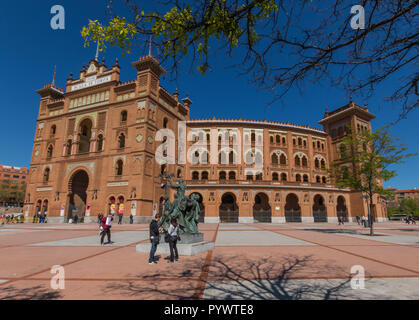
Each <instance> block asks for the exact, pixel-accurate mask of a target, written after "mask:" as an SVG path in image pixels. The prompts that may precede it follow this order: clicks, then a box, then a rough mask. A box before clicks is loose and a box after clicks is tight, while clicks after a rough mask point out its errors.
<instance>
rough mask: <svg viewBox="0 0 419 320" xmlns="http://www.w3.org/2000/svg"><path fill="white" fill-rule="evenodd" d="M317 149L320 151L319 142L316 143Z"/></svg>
mask: <svg viewBox="0 0 419 320" xmlns="http://www.w3.org/2000/svg"><path fill="white" fill-rule="evenodd" d="M317 149H320V141H317Z"/></svg>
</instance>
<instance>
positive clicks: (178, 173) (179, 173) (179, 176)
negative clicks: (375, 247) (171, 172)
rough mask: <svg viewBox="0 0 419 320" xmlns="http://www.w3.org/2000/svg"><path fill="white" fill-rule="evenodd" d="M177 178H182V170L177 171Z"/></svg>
mask: <svg viewBox="0 0 419 320" xmlns="http://www.w3.org/2000/svg"><path fill="white" fill-rule="evenodd" d="M176 177H177V178H182V170H181V169H178V170H177V174H176Z"/></svg>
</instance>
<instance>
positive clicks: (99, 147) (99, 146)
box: [97, 134, 103, 151]
mask: <svg viewBox="0 0 419 320" xmlns="http://www.w3.org/2000/svg"><path fill="white" fill-rule="evenodd" d="M102 149H103V135H101V134H100V135H98V137H97V151H102Z"/></svg>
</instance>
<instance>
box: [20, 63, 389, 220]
mask: <svg viewBox="0 0 419 320" xmlns="http://www.w3.org/2000/svg"><path fill="white" fill-rule="evenodd" d="M132 65H133V67H135V68H136V69H137V78H136V79H135V80H133V81H128V82H125V83H121V82H120V81H119V73H120V68H119V66H118V64H117V63H116V64H115V65H114V66H112V67H111V68H107V67H106V66H105V65H104V64H103V63H102V64H99V63H98V62H97V61H95V60H92V61H90V63H89V65H88V67H87V68H83V70H82V71H81V72H80V77H79V79H73V78H72V76H71V77H70V78H69V79H68V80H67V86H66V90H65V93H64V91H63V90H62V89H60V88H58V87H56V86H53V85H46V86H45V87H44V88H43V89H40V90H38V91H37V92H38V93H39V94H40V96H41V102H40V110H39V116H38V119H37V129H36V134H35V140H34V147H33V154H32V160H31V166H30V178H29V179H28V183H29V184H28V188H27V195H26V203H25V210H24V212H25V213H26V214H27V215H29V216H33V215H34V214H35V213H36V212H41V211H47V213H48V216H49V217H50V218H51V217H53V218H54V219H55V220H60V221H64V220H66V219H67V218H69V217H71V216H74V215H75V214H77V215H79V216H80V217H84V219H85V220H89V219H90V218H89V217H94V216H96V215H97V214H98V213H100V212H104V211H114V212H115V213H118V212H121V213H123V214H124V216H129V215H130V214H133V215H135V220H136V221H139V222H140V221H147V220H149V219H150V217H151V216H152V214H153V208H155V207H157V209H158V208H159V207H160V208H161V203H162V196H163V195H164V189H163V188H161V183H162V180H161V178H159V177H158V175H159V174H160V173H161V172H162V171H165V172H167V173H169V174H173V175H174V176H175V179H174V180H176V179H178V178H182V179H184V180H185V181H186V183H187V185H188V190H187V191H188V194H190V193H193V192H196V193H199V195H200V198H201V201H202V212H203V213H202V220H203V221H207V222H218V221H232V222H233V221H240V222H253V221H268V222H286V221H303V222H304V221H336V220H337V215H344V216H347V217H348V218H349V219H351V218H352V217H354V216H356V215H365V216H366V215H367V214H366V212H367V209H366V204H365V203H364V201H362V199H361V195H360V194H359V193H358V192H353V191H351V190H347V189H345V190H343V189H339V188H337V187H336V186H334V185H333V184H331V182H330V181H329V180H328V178H327V171H326V170H325V169H326V168H327V167H328V166H329V164H330V163H331V161H339V160H338V159H339V157H338V144H339V141H340V138H341V137H342V136H343V135H344V128H345V125H346V124H348V123H349V124H351V125H352V126H353V127H358V129H362V127H366V128H368V129H370V127H371V125H370V121H371V119H373V118H374V116H373V115H371V114H370V113H369V112H368V109H366V108H362V107H360V106H358V105H355V104H354V103H353V102H351V103H350V104H348V105H346V106H344V107H342V108H340V109H338V110H335V111H333V112H330V113H326V114H325V116H324V118H323V119H322V120H321V121H320V123H321V124H322V125H323V127H324V129H323V130H321V129H313V128H310V127H308V126H297V125H292V124H289V123H276V122H267V121H263V122H262V121H248V120H242V119H238V120H231V119H211V120H210V119H199V120H190V119H189V110H190V108H191V104H192V101H191V100H190V99H189V98H185V99H183V100H182V101H181V100H180V99H179V94H178V93H177V92H175V93H174V94H170V93H169V92H167V90H165V89H164V88H163V87H162V86H161V85H160V75H161V74H164V73H165V71H164V69H163V68H162V67H161V66H160V64H159V63H158V61H156V59H155V58H154V57H152V56H145V57H142V58H140V60H139V61H137V62H134V63H132ZM181 121H186V135H185V136H187V137H188V140H189V141H188V142H187V144H186V151H187V152H189V156H191V157H193V156H194V155H196V156H197V158H199V159H201V162H204V163H198V164H191V163H189V162H188V161H186V163H182V161H180V154H179V153H178V149H179V147H181V146H180V145H179V141H176V153H175V158H176V163H174V164H167V165H160V164H159V163H157V161H156V159H155V154H156V150H157V148H158V147H159V146H160V145H161V142H160V141H156V140H157V139H156V133H157V131H158V130H160V129H162V128H168V129H170V130H172V131H173V132H174V134H175V136H177V135H178V133H179V132H180V131H181V130H182V129H181V126H180V123H181ZM198 129H199V131H200V132H201V135H204V136H205V138H206V137H208V138H209V139H208V142H207V144H208V150H209V149H210V148H211V144H212V143H215V144H214V147H213V148H217V151H216V152H215V153H211V154H215V157H213V158H212V159H210V156H209V154H208V156H207V155H206V154H205V153H202V152H201V151H196V152H195V151H194V149H193V145H194V144H195V142H196V141H197V139H199V141H201V140H202V139H201V138H202V137H200V138H196V137H194V132H195V131H196V130H198ZM211 129H212V130H211ZM230 129H234V130H236V132H238V133H236V134H237V135H239V137H240V140H241V141H242V143H243V144H246V143H248V144H249V145H250V147H254V146H255V145H258V144H260V145H261V149H260V150H261V151H260V153H261V154H260V155H258V154H257V152H256V154H253V153H251V154H244V151H243V150H244V149H240V148H239V149H240V150H239V152H238V153H237V152H236V151H232V150H230V149H228V148H232V149H234V146H235V145H234V138H231V137H229V138H228V139H229V140H226V141H227V142H226V143H227V145H226V147H227V149H223V148H221V146H220V145H218V146H217V145H216V144H217V142H218V141H219V139H221V138H220V137H219V136H220V135H221V136H222V135H223V132H224V131H225V130H230ZM230 132H232V131H230ZM199 134H200V133H199V132H198V131H197V132H196V135H197V136H198V135H199ZM180 149H182V148H180ZM217 154H218V157H217ZM246 157H248V158H250V159H253V158H257V157H261V159H263V160H262V162H263V167H262V170H261V171H260V172H255V174H254V175H252V176H251V177H250V175H246V170H247V169H251V168H252V165H249V164H246V163H244V162H245V161H246V160H245V159H246ZM204 158H205V159H204ZM216 158H219V159H216ZM297 158H298V159H297ZM203 159H204V160H203ZM217 160H220V161H217ZM237 160H238V163H236V161H237ZM220 162H222V163H220ZM172 194H173V191H172ZM382 204H383V202H382V200H381V199H380V201H376V209H375V212H374V215H375V217H376V218H377V220H382V219H385V218H386V212H385V208H384V207H383V206H382ZM159 205H160V206H159Z"/></svg>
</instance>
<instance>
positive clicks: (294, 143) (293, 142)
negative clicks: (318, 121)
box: [292, 138, 297, 146]
mask: <svg viewBox="0 0 419 320" xmlns="http://www.w3.org/2000/svg"><path fill="white" fill-rule="evenodd" d="M292 144H293V145H294V146H295V145H296V144H297V143H296V141H295V138H293V139H292Z"/></svg>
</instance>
